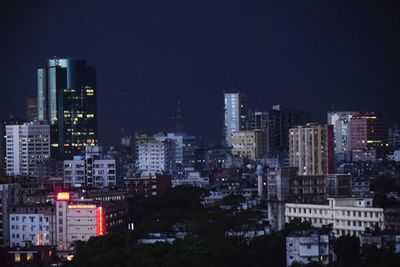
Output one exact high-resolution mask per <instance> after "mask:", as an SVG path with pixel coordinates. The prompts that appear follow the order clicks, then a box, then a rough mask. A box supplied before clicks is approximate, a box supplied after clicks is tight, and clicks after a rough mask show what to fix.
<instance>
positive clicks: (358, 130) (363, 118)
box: [349, 113, 389, 158]
mask: <svg viewBox="0 0 400 267" xmlns="http://www.w3.org/2000/svg"><path fill="white" fill-rule="evenodd" d="M388 128H389V126H388V122H387V121H386V120H385V119H384V118H382V116H380V115H378V114H374V113H367V114H356V115H353V116H352V118H351V119H350V138H349V139H350V150H357V149H358V150H365V151H367V150H375V151H376V157H377V158H383V157H384V156H385V155H386V154H387V152H388V148H389V140H388V139H389V129H388Z"/></svg>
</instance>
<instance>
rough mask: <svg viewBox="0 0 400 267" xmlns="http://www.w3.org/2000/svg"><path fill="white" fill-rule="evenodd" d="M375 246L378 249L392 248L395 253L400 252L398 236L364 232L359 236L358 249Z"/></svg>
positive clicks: (399, 238) (399, 236)
mask: <svg viewBox="0 0 400 267" xmlns="http://www.w3.org/2000/svg"><path fill="white" fill-rule="evenodd" d="M364 245H376V246H377V247H378V248H382V247H384V248H393V249H394V252H395V253H399V252H400V235H396V234H387V233H380V234H374V233H372V232H365V233H362V234H361V235H360V247H362V246H364Z"/></svg>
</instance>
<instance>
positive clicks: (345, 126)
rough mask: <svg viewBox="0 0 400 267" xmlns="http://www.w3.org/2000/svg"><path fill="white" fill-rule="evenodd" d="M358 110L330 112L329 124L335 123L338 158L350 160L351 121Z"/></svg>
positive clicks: (334, 130)
mask: <svg viewBox="0 0 400 267" xmlns="http://www.w3.org/2000/svg"><path fill="white" fill-rule="evenodd" d="M355 114H357V112H353V111H339V112H338V111H332V112H328V124H329V125H333V135H334V142H335V156H336V159H338V160H340V161H343V160H349V159H350V154H349V132H350V129H349V123H350V119H351V117H352V116H353V115H355Z"/></svg>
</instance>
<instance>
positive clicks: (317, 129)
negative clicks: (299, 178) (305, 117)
mask: <svg viewBox="0 0 400 267" xmlns="http://www.w3.org/2000/svg"><path fill="white" fill-rule="evenodd" d="M289 164H290V166H292V167H298V173H299V174H300V175H321V174H327V173H333V172H334V167H335V166H334V153H333V128H332V125H318V124H315V123H308V124H307V125H305V126H298V127H296V128H291V129H290V130H289Z"/></svg>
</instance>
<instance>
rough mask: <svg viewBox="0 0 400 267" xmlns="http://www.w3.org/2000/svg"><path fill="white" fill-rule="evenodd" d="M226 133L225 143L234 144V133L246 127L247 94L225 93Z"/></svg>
mask: <svg viewBox="0 0 400 267" xmlns="http://www.w3.org/2000/svg"><path fill="white" fill-rule="evenodd" d="M224 107H225V115H224V118H225V119H224V134H225V145H226V146H231V145H232V139H231V138H232V134H233V133H234V132H237V131H241V130H245V129H246V122H247V111H246V103H245V95H244V94H241V93H227V94H224Z"/></svg>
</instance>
